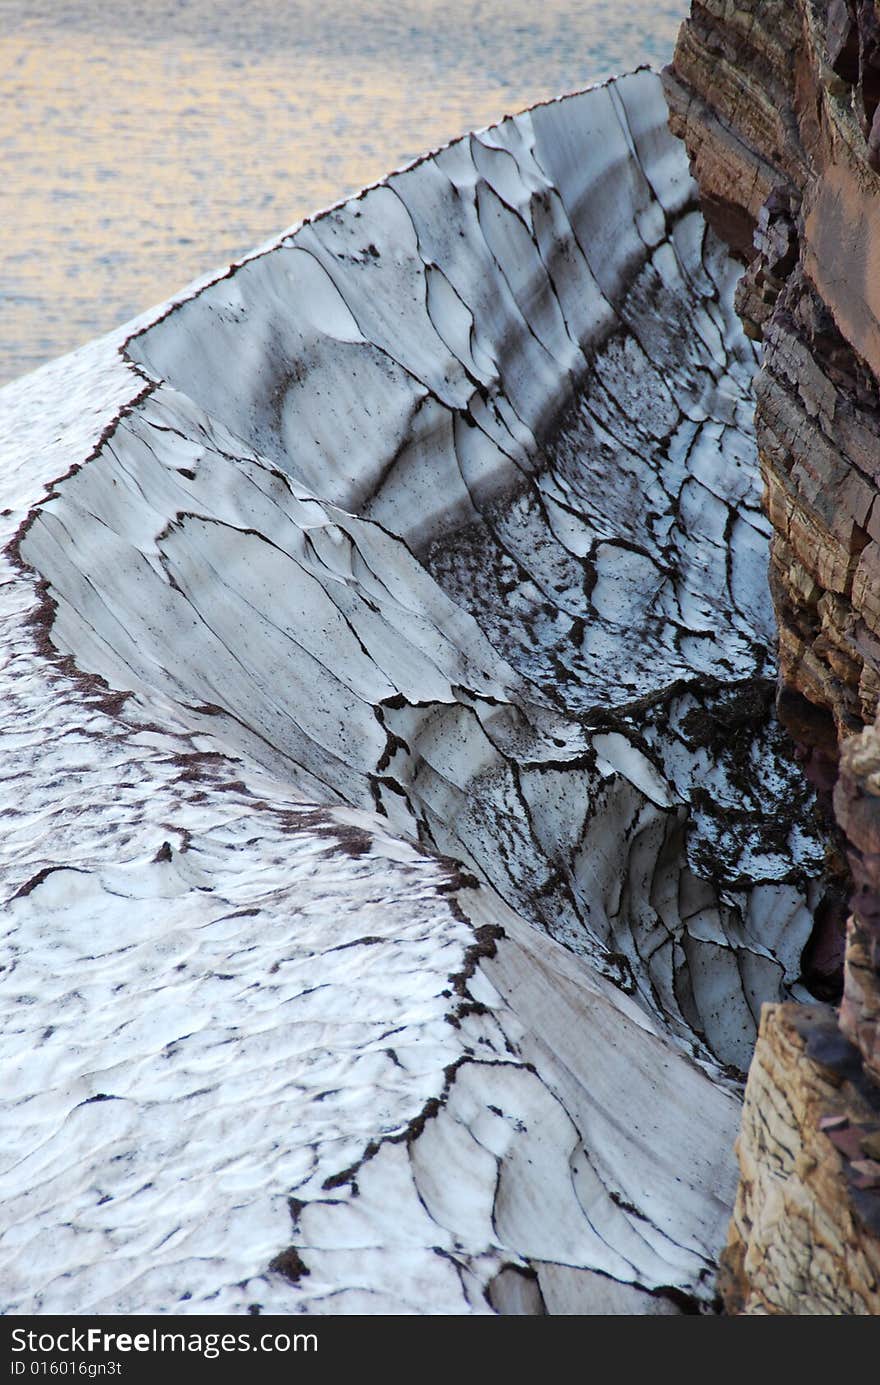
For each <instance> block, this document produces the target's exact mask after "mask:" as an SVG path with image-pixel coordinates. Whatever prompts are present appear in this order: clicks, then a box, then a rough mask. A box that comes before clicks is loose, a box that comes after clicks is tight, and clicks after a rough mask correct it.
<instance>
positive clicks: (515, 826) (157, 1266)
mask: <svg viewBox="0 0 880 1385" xmlns="http://www.w3.org/2000/svg"><path fill="white" fill-rule="evenodd" d="M734 281H735V269H734V267H733V266H732V265H731V264H730V263H729V262H728V261H727V260H726V258H725V256H724V254H723V253H722V251H721V248H720V247H719V246H718V245H717V244H716V243H715V242H714V241H713V240H712V238H711V236H710V234H709V233H708V232H707V230H706V228H705V226H704V224H703V222H702V220H701V218H700V216H699V213H698V211H697V210H696V207H695V203H694V189H693V186H692V184H691V181H690V179H689V177H688V174H687V169H686V165H685V161H684V157H683V155H682V154H681V152H680V150H679V148H678V146H677V145H676V144H675V143H674V141H673V140H672V139H671V137H670V136H669V135H668V133H667V131H666V126H665V108H664V105H663V100H662V95H661V92H660V87H659V82H658V79H657V78H656V76H655V75H654V74H653V73H650V72H647V71H641V72H639V73H635V74H632V75H631V76H629V77H626V78H621V79H618V80H617V81H616V82H614V83H611V84H609V85H607V86H605V87H601V88H595V89H592V90H590V91H588V92H585V93H581V94H579V95H576V96H572V97H568V98H563V99H561V100H560V101H558V102H554V103H550V104H547V105H545V106H541V107H537V108H535V109H534V110H532V111H530V112H525V113H523V114H521V115H519V116H516V117H513V118H510V119H508V120H505V121H503V122H502V123H501V124H500V125H498V126H496V127H493V128H492V129H490V130H487V131H482V132H480V133H479V134H474V135H471V136H468V137H467V138H466V139H464V140H461V141H459V142H457V143H455V144H453V145H450V146H449V147H447V148H446V149H443V150H441V151H439V152H437V153H435V154H433V155H430V156H427V157H426V158H425V159H424V160H421V161H419V163H417V164H416V165H414V166H413V167H412V168H411V169H408V170H404V171H402V172H400V173H397V174H393V175H392V176H391V177H389V178H388V179H387V180H386V182H385V183H383V184H381V185H378V186H377V187H375V188H373V189H369V190H368V191H367V192H365V193H364V194H361V196H360V197H359V198H357V199H353V200H352V201H351V202H349V203H346V204H344V205H342V206H340V207H338V208H335V209H332V210H331V211H330V212H328V213H325V214H323V215H322V216H320V217H317V218H316V219H314V220H313V221H311V222H308V223H306V224H305V225H304V226H302V227H301V228H299V229H298V230H296V231H294V232H290V233H286V234H285V235H284V236H282V237H281V238H280V239H279V241H278V242H276V243H275V244H273V245H272V246H270V247H267V248H264V249H263V250H261V251H259V252H256V253H255V254H254V255H253V256H252V257H250V258H249V259H248V260H246V261H244V262H242V263H241V264H240V265H237V266H233V267H232V268H231V270H230V271H229V272H228V274H226V275H224V276H222V277H220V278H218V279H214V280H211V281H208V282H206V283H204V284H202V285H199V286H197V287H195V288H194V289H192V290H190V291H189V292H188V293H187V294H185V295H182V296H181V297H180V298H179V299H178V300H175V301H174V302H173V303H171V304H169V305H166V306H164V307H163V308H162V309H160V310H158V312H156V313H153V314H151V315H149V316H148V318H147V319H145V320H142V321H140V322H139V323H137V324H132V325H130V327H129V328H128V329H127V330H126V329H122V330H121V331H120V333H118V334H115V335H114V336H112V337H110V338H108V339H106V340H105V341H103V342H99V343H95V344H93V345H92V346H90V347H87V348H84V350H83V351H82V352H79V353H75V354H74V356H73V357H70V358H68V359H67V360H66V361H64V362H59V363H53V365H51V366H49V367H46V368H44V370H42V371H39V372H37V373H36V374H35V375H33V376H31V377H28V379H26V380H25V381H22V382H19V383H18V384H16V385H14V386H12V387H8V388H7V389H6V390H5V391H0V431H2V434H5V442H4V449H3V458H4V466H3V476H2V478H0V486H2V487H3V490H2V492H0V496H5V497H6V504H7V510H6V512H5V515H4V517H3V518H4V523H6V525H7V526H8V534H9V537H10V539H12V542H11V543H10V546H9V548H8V549H7V554H6V559H5V571H4V585H3V586H2V587H0V593H2V597H0V599H2V602H3V607H4V613H3V626H4V632H5V636H4V648H5V649H6V650H7V651H8V656H9V657H8V662H7V665H6V670H5V673H4V680H5V682H6V683H7V685H8V696H7V697H6V698H5V701H4V706H5V710H4V712H3V718H4V721H5V727H4V736H5V739H6V745H7V747H8V753H7V756H6V757H5V764H4V773H5V774H8V777H7V778H6V779H5V780H4V782H5V785H6V788H5V796H4V803H5V805H6V807H5V811H6V812H7V815H8V820H9V821H10V823H11V824H12V830H11V832H10V834H9V836H8V839H7V841H6V842H4V843H3V845H2V851H3V855H4V857H5V858H6V861H7V863H8V866H7V880H8V881H9V884H10V889H9V894H8V900H7V905H6V910H5V923H4V942H5V945H6V947H7V948H8V949H9V955H10V958H11V965H10V966H9V968H8V969H7V971H6V972H5V973H4V978H5V979H4V980H3V983H2V986H0V1005H2V1007H3V1008H2V1014H3V1032H4V1033H5V1034H6V1036H7V1038H6V1042H7V1043H10V1044H11V1046H12V1047H11V1050H10V1051H11V1052H12V1053H14V1054H17V1055H18V1063H19V1066H18V1069H17V1071H18V1085H17V1086H15V1087H13V1088H12V1089H11V1091H10V1092H9V1093H7V1102H8V1104H7V1107H6V1113H5V1115H4V1117H3V1119H4V1124H6V1123H7V1122H8V1131H9V1141H10V1143H9V1144H8V1145H7V1147H8V1148H10V1149H12V1150H13V1152H14V1158H13V1161H12V1164H11V1167H9V1168H8V1169H7V1170H6V1171H5V1172H4V1173H3V1174H2V1175H0V1195H2V1197H3V1199H4V1203H5V1204H6V1206H7V1207H8V1208H9V1209H10V1212H11V1217H10V1221H9V1227H10V1229H9V1230H8V1231H7V1232H6V1233H4V1235H3V1237H2V1238H0V1265H3V1266H4V1269H3V1270H2V1271H0V1273H2V1279H3V1283H4V1284H5V1285H6V1286H7V1287H6V1288H5V1290H4V1293H5V1296H6V1300H7V1311H11V1312H27V1311H37V1312H77V1311H99V1312H101V1311H103V1312H128V1313H136V1312H139V1311H141V1312H153V1311H161V1312H169V1313H184V1312H187V1311H196V1312H204V1311H217V1312H223V1313H227V1312H243V1311H247V1310H248V1309H249V1308H250V1309H252V1310H253V1311H256V1310H257V1309H260V1310H262V1311H281V1312H297V1311H320V1312H361V1311H368V1312H374V1311H375V1312H407V1311H413V1312H489V1311H493V1310H495V1311H502V1312H534V1311H550V1312H607V1311H612V1312H621V1313H629V1312H677V1311H679V1306H680V1304H681V1303H682V1302H684V1301H685V1300H686V1299H691V1300H692V1301H693V1302H694V1303H696V1304H700V1303H702V1304H704V1305H705V1304H708V1303H710V1302H711V1299H712V1295H713V1269H714V1260H715V1256H716V1254H717V1251H718V1249H719V1248H720V1245H721V1244H722V1241H723V1237H724V1233H725V1229H726V1221H727V1217H728V1215H729V1208H730V1202H731V1200H732V1195H733V1188H734V1185H735V1173H734V1169H733V1156H732V1145H733V1138H734V1134H735V1129H736V1123H737V1119H738V1102H737V1098H736V1089H735V1083H732V1082H731V1077H730V1071H731V1069H730V1065H733V1067H734V1068H742V1067H744V1066H745V1065H746V1064H747V1062H748V1056H749V1053H750V1049H751V1044H752V1042H753V1039H754V1033H755V1024H756V1016H757V1013H758V1010H759V1007H760V1004H761V1002H762V1001H763V1000H764V999H773V998H776V997H777V996H779V995H781V994H798V992H799V988H798V975H799V966H800V954H801V950H802V948H803V945H804V943H805V941H806V938H807V936H808V934H809V930H810V919H811V905H812V903H813V891H814V886H813V885H812V880H813V878H814V877H815V876H817V875H818V874H819V870H820V862H821V847H820V844H819V843H818V842H817V841H816V840H815V838H814V836H813V835H812V833H811V830H810V828H809V827H808V826H807V825H806V824H807V823H808V820H809V819H808V808H809V805H808V804H807V803H806V802H805V800H804V798H803V793H802V790H801V788H800V787H799V785H798V783H797V778H796V776H795V775H794V774H793V772H792V769H791V767H790V766H789V764H788V762H787V759H786V757H785V754H784V748H783V747H782V745H781V743H780V740H779V736H778V733H777V731H776V730H775V728H774V725H773V722H772V719H771V717H770V702H771V687H772V683H771V680H772V677H773V666H772V657H771V654H770V648H771V645H772V623H771V614H770V609H769V599H768V596H767V593H766V554H767V527H766V524H765V521H764V519H763V516H762V513H761V508H760V497H759V492H758V478H757V466H756V458H755V451H754V444H753V440H752V436H751V431H750V421H749V420H750V412H751V409H750V402H749V387H750V380H751V374H752V370H753V367H754V358H753V354H752V350H751V347H750V346H749V344H748V343H747V342H746V341H745V339H744V338H743V337H742V336H741V333H740V330H739V326H738V323H737V320H736V316H735V313H734V312H733V307H732V291H733V284H734ZM41 485H43V486H46V487H47V488H48V491H47V494H45V495H44V496H42V497H41V496H40V495H39V494H38V491H39V487H40V486H41ZM13 536H14V537H13ZM34 574H37V578H38V584H37V585H38V596H39V605H38V606H37V607H36V609H35V607H34V581H35V578H34ZM108 689H109V690H110V691H108ZM696 1112H699V1113H700V1120H699V1121H695V1120H694V1114H695V1113H696Z"/></svg>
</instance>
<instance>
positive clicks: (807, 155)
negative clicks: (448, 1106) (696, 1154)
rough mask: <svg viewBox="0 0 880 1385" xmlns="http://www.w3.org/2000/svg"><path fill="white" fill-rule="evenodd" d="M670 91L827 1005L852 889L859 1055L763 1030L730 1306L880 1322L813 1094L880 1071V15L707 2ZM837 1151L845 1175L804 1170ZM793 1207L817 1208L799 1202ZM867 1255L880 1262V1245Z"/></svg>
mask: <svg viewBox="0 0 880 1385" xmlns="http://www.w3.org/2000/svg"><path fill="white" fill-rule="evenodd" d="M665 86H666V94H667V100H668V103H669V107H670V119H671V125H672V129H673V130H674V131H675V132H676V133H677V134H679V135H680V136H681V137H682V138H683V139H684V140H685V142H686V144H687V146H688V150H689V153H690V156H691V160H692V167H693V170H694V172H695V174H696V177H697V179H698V182H699V184H700V189H701V194H702V198H703V205H704V209H705V211H706V213H707V216H708V217H709V219H710V220H711V221H712V223H713V224H714V225H715V227H716V229H717V230H718V231H719V232H720V233H721V235H722V236H724V237H725V238H726V239H727V241H728V243H729V244H730V245H731V247H732V248H733V249H734V251H735V252H736V253H737V254H739V255H740V257H741V258H742V259H743V260H744V261H745V262H746V264H747V268H746V270H745V272H744V274H743V277H742V280H741V282H740V285H739V288H738V291H737V307H738V310H739V312H740V314H741V317H742V319H743V323H744V325H745V327H746V330H747V332H748V333H749V335H750V336H752V337H753V339H755V340H758V341H760V342H761V344H762V346H761V370H760V373H759V375H758V377H757V380H756V386H755V392H756V431H757V438H758V446H759V451H760V457H761V467H762V474H763V479H764V485H765V504H766V508H767V513H768V515H769V517H770V519H771V521H772V524H773V528H774V535H773V540H772V545H771V586H772V591H773V598H774V605H775V609H776V616H777V621H778V626H779V654H780V682H779V693H778V708H779V712H780V716H781V718H782V720H783V722H784V723H785V724H786V725H787V727H788V729H789V730H790V732H791V734H792V736H793V737H794V739H795V741H796V743H797V745H798V749H799V755H800V758H801V759H802V762H803V764H804V768H805V770H806V773H807V774H808V776H809V777H810V778H811V780H812V781H813V783H814V784H815V785H816V786H817V788H818V789H819V790H820V797H822V799H823V801H824V805H825V808H826V811H827V814H828V821H829V829H830V833H831V846H830V848H829V859H828V875H829V881H830V885H831V888H830V891H829V894H828V895H827V896H826V899H825V901H824V907H823V910H822V911H821V913H820V914H819V915H818V916H817V920H818V922H819V924H820V928H819V929H818V930H817V936H816V937H815V938H814V946H815V951H816V956H817V957H821V959H822V963H821V964H822V965H823V966H824V968H825V971H826V974H827V976H828V982H829V999H831V998H835V997H833V994H832V992H833V986H832V985H831V975H830V973H831V972H832V971H833V967H834V952H835V935H837V937H839V938H840V937H841V936H842V930H839V928H838V925H837V922H836V916H839V913H840V911H839V909H838V908H837V907H836V898H840V897H841V895H842V894H843V893H844V892H845V893H847V894H850V895H851V905H850V917H849V920H848V923H847V939H846V955H845V963H844V965H843V966H842V978H841V982H842V989H843V997H842V1004H841V1008H840V1017H839V1018H840V1029H841V1031H842V1039H841V1042H842V1043H843V1044H844V1049H842V1050H840V1051H837V1050H835V1054H834V1062H832V1063H831V1066H827V1065H826V1067H825V1068H824V1069H822V1070H821V1073H820V1068H819V1067H817V1066H816V1064H817V1062H818V1058H817V1057H816V1056H815V1055H813V1056H811V1052H810V1049H809V1045H807V1047H806V1048H804V1047H803V1045H801V1048H800V1049H797V1045H795V1044H793V1041H790V1040H789V1038H786V1037H785V1035H786V1032H787V1031H786V1025H788V1026H789V1029H790V1028H791V1025H792V1024H793V1021H791V1020H787V1019H785V1018H784V1017H777V1018H775V1019H771V1020H768V1021H766V1023H765V1027H764V1029H763V1031H762V1037H761V1039H760V1040H759V1044H758V1051H757V1055H756V1058H755V1062H754V1065H753V1070H752V1072H753V1075H752V1078H751V1083H750V1090H749V1101H748V1102H747V1113H746V1119H745V1121H744V1125H743V1133H742V1136H741V1140H740V1160H741V1167H742V1172H743V1185H742V1188H741V1193H740V1198H739V1202H738V1206H737V1214H736V1218H735V1224H734V1232H733V1247H732V1250H733V1259H734V1261H735V1264H736V1267H737V1272H736V1273H735V1274H733V1275H732V1277H731V1280H730V1284H731V1285H735V1286H736V1287H735V1288H730V1291H729V1294H728V1303H729V1306H731V1308H733V1309H734V1310H736V1311H746V1312H817V1311H818V1312H843V1313H850V1312H876V1311H878V1303H877V1297H876V1279H875V1280H874V1282H873V1288H871V1287H870V1284H871V1279H870V1274H867V1272H866V1279H865V1285H866V1286H867V1287H866V1289H865V1292H864V1293H861V1294H860V1293H854V1292H852V1291H851V1290H852V1286H851V1284H850V1282H849V1279H848V1272H845V1269H844V1263H845V1261H846V1260H847V1258H848V1257H847V1255H846V1254H844V1250H843V1248H844V1247H845V1246H847V1245H848V1244H849V1242H848V1241H847V1238H846V1236H844V1235H842V1234H841V1226H842V1224H843V1222H845V1221H846V1220H847V1219H848V1218H849V1219H852V1220H853V1224H854V1225H855V1224H856V1223H858V1225H859V1227H860V1228H861V1230H860V1231H859V1232H858V1234H859V1235H860V1236H868V1238H869V1239H870V1237H872V1236H873V1237H876V1234H877V1228H878V1222H877V1219H876V1205H877V1203H878V1202H880V1164H878V1163H877V1161H876V1158H875V1157H874V1156H875V1154H876V1150H875V1148H874V1146H873V1145H872V1144H870V1138H871V1137H870V1132H868V1135H866V1136H864V1138H863V1136H862V1135H859V1136H858V1138H856V1137H855V1136H853V1137H851V1138H850V1139H849V1140H846V1141H844V1142H843V1145H841V1142H840V1140H839V1139H838V1142H837V1146H838V1147H837V1148H835V1147H834V1141H833V1140H832V1139H831V1133H833V1132H832V1127H831V1126H829V1127H828V1130H827V1132H826V1133H822V1134H820V1135H817V1126H816V1122H817V1121H819V1120H820V1117H821V1114H822V1112H823V1110H824V1111H825V1113H826V1114H828V1112H829V1104H828V1102H827V1101H825V1102H824V1104H823V1100H819V1099H818V1095H817V1094H818V1092H819V1091H820V1089H821V1088H822V1085H823V1083H827V1081H828V1080H830V1079H829V1077H828V1074H829V1073H833V1072H835V1071H836V1070H837V1068H836V1066H835V1065H838V1066H839V1062H841V1061H844V1060H845V1063H846V1064H847V1065H848V1070H850V1069H851V1072H850V1076H852V1075H853V1074H854V1073H858V1074H860V1078H859V1080H860V1081H862V1079H864V1081H865V1082H866V1085H865V1086H864V1093H863V1096H862V1097H861V1098H860V1100H865V1101H867V1102H868V1105H869V1106H870V1105H871V1103H872V1102H873V1101H874V1096H873V1095H872V1093H876V1090H877V1087H876V1084H877V1082H878V1080H880V1030H878V1022H880V773H878V771H880V732H878V729H877V713H878V694H880V503H878V501H880V493H878V475H880V394H878V379H880V218H878V210H880V178H878V171H877V170H878V168H880V161H878V151H880V115H878V108H880V10H878V7H877V6H876V5H875V4H874V3H866V2H865V0H861V3H856V2H855V0H830V3H828V0H796V3H792V0H744V2H743V3H738V4H736V5H735V4H733V3H732V2H731V0H706V3H695V4H694V5H693V9H692V14H691V18H690V20H689V21H688V22H687V23H686V24H685V25H684V27H683V29H682V32H681V36H680V39H679V43H678V47H677V50H676V54H675V59H674V63H673V65H672V67H671V68H670V69H669V70H668V71H667V73H666V74H665ZM846 1045H848V1047H846ZM796 1050H797V1051H796ZM823 1052H824V1058H825V1059H829V1050H827V1049H826V1050H824V1051H823ZM841 1053H843V1055H844V1057H843V1058H841ZM829 1061H830V1060H829ZM822 1074H824V1075H822ZM838 1077H839V1073H838ZM847 1080H849V1079H847ZM838 1085H839V1084H838ZM792 1090H793V1091H794V1096H792V1097H791V1101H792V1106H791V1110H792V1113H793V1119H792V1124H791V1131H790V1133H791V1134H792V1135H793V1136H794V1137H796V1139H797V1140H798V1141H799V1142H800V1148H801V1152H802V1157H800V1156H799V1157H800V1162H799V1161H798V1159H794V1160H793V1162H791V1163H790V1165H788V1166H786V1167H785V1168H784V1169H783V1168H782V1166H781V1165H780V1164H779V1163H778V1161H776V1160H775V1159H774V1158H773V1156H772V1154H770V1153H769V1152H768V1150H767V1149H766V1148H764V1147H762V1146H761V1143H760V1138H759V1130H758V1123H757V1122H756V1121H755V1120H752V1119H750V1117H749V1110H750V1109H757V1107H758V1106H761V1105H764V1106H767V1107H768V1109H772V1110H776V1109H777V1108H778V1105H779V1100H780V1099H781V1094H782V1093H783V1092H786V1093H788V1096H790V1095H791V1092H792ZM853 1090H854V1089H853ZM865 1093H866V1095H865ZM826 1095H827V1094H826ZM788 1096H787V1097H786V1100H788ZM852 1099H853V1101H854V1100H855V1098H854V1097H853V1098H852ZM842 1100H843V1108H842V1110H837V1109H836V1107H835V1109H834V1112H833V1114H834V1115H835V1116H840V1118H841V1120H844V1121H845V1120H847V1119H849V1118H850V1117H851V1119H852V1121H853V1122H854V1124H855V1125H857V1126H859V1128H860V1129H861V1125H860V1124H859V1123H860V1122H862V1123H863V1117H864V1112H863V1111H861V1112H858V1113H857V1112H856V1111H855V1110H854V1109H853V1110H850V1109H849V1107H847V1104H846V1099H845V1098H842ZM832 1105H833V1103H832ZM838 1105H839V1102H838ZM847 1112H849V1115H847ZM864 1139H868V1145H867V1146H866V1145H865V1144H864ZM789 1148H791V1141H789ZM866 1149H867V1150H868V1152H867V1153H866ZM871 1151H873V1153H872V1152H871ZM834 1161H836V1164H837V1165H839V1167H838V1168H837V1174H838V1177H837V1181H836V1182H835V1181H834V1180H833V1179H829V1178H824V1177H823V1178H821V1179H818V1180H817V1179H816V1177H815V1173H814V1172H812V1173H811V1172H809V1171H808V1170H809V1169H815V1167H819V1168H822V1167H825V1166H828V1167H830V1166H831V1164H833V1163H834ZM841 1161H842V1162H841ZM853 1170H855V1172H853ZM844 1175H845V1176H844ZM780 1180H781V1181H782V1182H783V1183H785V1184H786V1185H787V1186H788V1191H787V1192H786V1194H785V1196H784V1197H782V1196H780V1197H777V1198H776V1201H775V1206H776V1210H777V1213H778V1216H776V1217H775V1218H771V1219H769V1220H768V1218H767V1217H764V1216H756V1215H755V1211H754V1208H755V1200H756V1198H757V1200H758V1201H759V1202H761V1201H763V1202H766V1201H767V1199H768V1198H770V1188H771V1185H773V1186H775V1188H776V1193H779V1183H780ZM756 1184H761V1185H763V1186H762V1189H761V1191H760V1192H758V1193H756V1192H755V1187H756ZM853 1190H855V1191H857V1192H858V1194H859V1198H858V1205H857V1204H856V1202H854V1200H853ZM771 1200H772V1199H771ZM796 1204H799V1205H802V1207H808V1208H812V1213H811V1214H810V1215H807V1216H801V1215H799V1214H797V1213H796V1212H795V1210H794V1208H795V1205H796ZM835 1207H836V1212H835V1211H834V1208H835ZM872 1207H873V1208H874V1209H875V1210H874V1211H871V1208H872ZM820 1212H821V1216H819V1213H820ZM811 1216H812V1217H813V1229H815V1224H816V1217H818V1218H819V1220H821V1219H822V1217H825V1218H826V1219H827V1218H828V1217H831V1219H832V1220H833V1219H834V1217H835V1216H836V1217H837V1219H838V1222H839V1223H840V1224H839V1225H838V1227H837V1235H836V1240H835V1246H836V1250H831V1251H830V1252H829V1254H830V1260H829V1259H828V1256H827V1255H826V1256H824V1257H823V1256H820V1255H819V1254H818V1253H817V1254H816V1255H814V1256H811V1255H809V1254H807V1255H804V1256H801V1257H800V1258H799V1256H798V1250H797V1248H798V1247H800V1250H802V1251H803V1250H805V1249H806V1248H807V1247H809V1245H810V1244H812V1242H811V1241H810V1235H811V1231H810V1222H811ZM771 1236H772V1237H776V1238H782V1239H783V1240H786V1241H787V1243H788V1245H789V1246H790V1247H791V1248H792V1250H791V1254H790V1256H789V1257H788V1261H787V1264H786V1265H782V1266H781V1267H780V1265H777V1267H776V1271H774V1273H775V1274H776V1282H775V1287H774V1288H773V1289H772V1290H770V1289H768V1284H767V1280H766V1275H765V1274H764V1272H763V1271H762V1272H760V1273H758V1272H757V1270H755V1267H756V1266H758V1264H759V1263H762V1262H763V1260H764V1259H765V1258H766V1254H767V1253H769V1250H768V1248H769V1239H770V1237H771ZM832 1239H834V1238H832ZM872 1257H873V1258H872ZM868 1262H870V1264H871V1265H873V1266H874V1271H876V1264H877V1258H876V1244H875V1245H874V1248H873V1249H872V1250H870V1252H868V1253H867V1261H866V1263H868ZM796 1266H799V1268H797V1267H796ZM753 1270H755V1272H754V1273H753V1272H752V1271H753ZM743 1275H744V1276H745V1278H744V1280H743V1277H742V1276H743ZM820 1281H821V1284H820ZM835 1282H836V1285H837V1287H838V1288H839V1294H836V1293H835ZM829 1283H830V1287H829Z"/></svg>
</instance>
